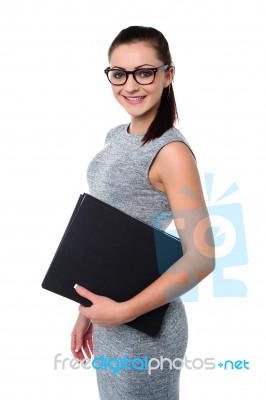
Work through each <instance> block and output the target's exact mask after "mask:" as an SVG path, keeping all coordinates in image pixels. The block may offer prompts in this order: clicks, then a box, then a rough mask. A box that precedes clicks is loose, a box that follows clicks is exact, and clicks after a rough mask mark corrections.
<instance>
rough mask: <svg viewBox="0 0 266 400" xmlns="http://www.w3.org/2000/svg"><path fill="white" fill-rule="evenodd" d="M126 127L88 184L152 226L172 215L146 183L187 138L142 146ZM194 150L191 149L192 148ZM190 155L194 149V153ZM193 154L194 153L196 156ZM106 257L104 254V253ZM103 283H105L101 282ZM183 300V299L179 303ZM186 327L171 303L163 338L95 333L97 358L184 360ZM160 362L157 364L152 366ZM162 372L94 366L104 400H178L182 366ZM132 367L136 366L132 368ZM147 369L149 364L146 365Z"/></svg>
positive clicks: (173, 132) (110, 137) (114, 134)
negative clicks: (163, 154)
mask: <svg viewBox="0 0 266 400" xmlns="http://www.w3.org/2000/svg"><path fill="white" fill-rule="evenodd" d="M127 126H128V125H119V126H117V127H115V128H114V129H111V130H110V131H109V132H108V133H107V135H106V139H105V144H104V147H103V149H102V150H101V151H100V152H99V153H98V154H96V156H95V157H94V158H93V159H92V160H91V162H90V164H89V166H88V170H87V178H88V184H89V192H90V194H91V195H92V196H95V197H97V198H99V199H101V200H103V201H105V202H106V203H109V204H111V205H113V206H115V207H116V208H118V209H121V210H122V211H124V212H125V213H127V214H129V215H131V216H133V217H136V218H138V219H141V220H142V221H144V222H146V223H148V224H150V225H152V226H154V225H155V221H154V218H153V217H154V215H158V213H164V212H166V213H167V212H168V213H169V212H171V209H170V206H169V203H168V199H167V196H166V194H165V193H163V192H161V191H159V190H158V189H156V188H155V187H154V186H153V185H152V184H151V182H150V181H149V179H148V172H149V168H150V166H151V164H152V162H153V160H154V158H155V157H156V155H157V153H158V152H159V151H160V150H161V148H162V147H163V146H165V145H167V144H168V143H170V142H173V141H182V142H184V143H185V144H186V145H187V146H188V147H189V145H188V142H187V140H186V139H185V137H184V136H183V135H182V134H181V133H180V132H179V131H178V130H177V129H176V128H175V127H173V128H171V129H169V130H168V131H166V132H165V133H164V134H163V135H162V136H161V137H160V138H157V139H155V140H153V141H151V142H149V143H147V144H145V145H143V146H141V144H142V143H141V139H142V138H143V135H141V134H130V133H128V131H127ZM189 148H190V147H189ZM190 150H191V149H190ZM191 152H192V150H191ZM192 154H193V152H192ZM169 224H170V221H169V219H168V221H161V222H160V224H159V225H160V226H157V227H158V228H159V229H163V230H164V229H166V228H167V226H169ZM103 251H104V249H103ZM103 279H104V277H103ZM179 300H180V299H179ZM187 339H188V326H187V318H186V312H185V308H184V305H183V303H182V302H181V301H172V302H171V303H170V305H169V307H168V309H167V312H166V314H165V317H164V320H163V324H162V327H161V330H160V332H159V334H158V335H157V336H156V337H151V336H149V335H147V334H145V333H142V332H140V331H138V330H136V329H134V328H132V327H129V326H127V325H125V324H123V325H119V326H116V327H112V328H103V327H100V326H97V325H94V327H93V342H94V358H98V357H105V358H107V359H110V358H115V360H113V364H112V362H111V361H110V360H109V362H110V363H111V364H110V365H113V366H115V365H117V360H116V359H120V360H121V359H123V357H124V356H126V357H127V358H128V359H129V360H133V359H135V358H140V359H141V360H144V359H145V357H146V360H147V358H148V359H149V360H150V359H151V358H157V359H159V360H160V357H161V356H162V357H164V358H169V359H170V360H174V359H176V358H178V359H183V358H184V355H185V351H186V347H187ZM155 364H156V361H154V364H153V365H155ZM161 364H162V365H163V368H158V369H154V370H152V371H150V373H149V371H148V370H147V369H145V368H143V362H142V361H139V364H138V361H137V360H135V361H134V365H135V367H134V368H131V369H129V368H122V369H121V370H120V371H119V372H117V373H114V369H112V367H110V366H109V368H107V367H106V368H103V365H102V367H101V362H100V361H99V362H98V364H97V363H96V362H95V367H96V369H97V383H98V390H99V395H100V399H101V400H120V399H121V400H178V399H179V376H180V362H177V363H175V367H173V366H172V369H171V368H170V363H169V362H167V360H165V361H164V362H163V363H161ZM132 365H133V364H132ZM146 365H147V364H146ZM141 367H142V368H141Z"/></svg>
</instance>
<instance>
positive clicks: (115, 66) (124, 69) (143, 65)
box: [112, 64, 155, 71]
mask: <svg viewBox="0 0 266 400" xmlns="http://www.w3.org/2000/svg"><path fill="white" fill-rule="evenodd" d="M145 66H149V67H153V68H155V66H154V65H152V64H142V65H139V66H138V67H135V68H134V69H139V68H141V67H145ZM112 68H117V69H122V70H123V71H126V68H123V67H119V66H117V65H114V66H113V67H112Z"/></svg>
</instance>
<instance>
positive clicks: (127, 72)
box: [104, 64, 171, 86]
mask: <svg viewBox="0 0 266 400" xmlns="http://www.w3.org/2000/svg"><path fill="white" fill-rule="evenodd" d="M170 67H171V65H168V64H164V65H162V66H161V67H157V68H149V67H147V68H137V69H135V70H134V71H126V70H125V69H122V68H110V67H108V68H106V69H105V70H104V73H105V74H106V76H107V79H108V81H109V82H110V83H111V85H114V86H123V85H125V84H126V82H127V80H128V76H129V75H130V74H131V75H133V78H134V80H135V81H136V82H137V84H138V85H143V86H145V85H151V84H152V83H153V82H154V80H155V76H156V72H159V71H165V70H166V69H168V68H170ZM147 70H149V71H153V73H154V76H153V80H152V81H151V82H149V83H139V82H138V81H137V79H136V77H135V73H136V72H138V71H147ZM110 71H123V72H125V74H126V80H125V82H123V83H112V82H111V81H110V79H109V76H108V73H109V72H110Z"/></svg>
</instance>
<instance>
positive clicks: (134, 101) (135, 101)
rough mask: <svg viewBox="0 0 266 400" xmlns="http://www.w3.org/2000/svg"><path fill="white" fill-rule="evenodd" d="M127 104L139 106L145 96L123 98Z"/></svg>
mask: <svg viewBox="0 0 266 400" xmlns="http://www.w3.org/2000/svg"><path fill="white" fill-rule="evenodd" d="M123 97H124V99H125V100H126V101H127V103H128V104H140V103H142V102H143V100H144V99H145V97H146V96H123Z"/></svg>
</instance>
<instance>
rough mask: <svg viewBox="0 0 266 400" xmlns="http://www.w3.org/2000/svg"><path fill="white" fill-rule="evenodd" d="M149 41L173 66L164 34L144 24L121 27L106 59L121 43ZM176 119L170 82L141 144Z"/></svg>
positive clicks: (167, 127)
mask: <svg viewBox="0 0 266 400" xmlns="http://www.w3.org/2000/svg"><path fill="white" fill-rule="evenodd" d="M136 42H149V43H150V44H151V45H152V46H153V47H154V49H155V51H156V52H157V56H158V58H159V59H160V60H161V61H162V62H163V63H164V64H168V65H169V66H173V62H172V57H171V54H170V50H169V45H168V42H167V40H166V39H165V37H164V35H163V34H162V33H161V32H160V31H158V30H157V29H155V28H151V27H145V26H129V27H128V28H126V29H123V30H122V31H121V32H120V33H119V34H118V35H117V36H116V38H115V39H114V40H113V42H112V44H111V46H110V47H109V50H108V59H109V61H110V57H111V54H112V52H113V51H114V50H115V48H116V47H118V46H120V45H121V44H128V43H136ZM176 119H177V120H178V112H177V108H176V102H175V96H174V91H173V86H172V83H170V85H169V86H168V87H166V88H164V89H163V93H162V97H161V102H160V106H159V109H158V111H157V114H156V116H155V118H154V120H153V121H152V123H151V124H150V126H149V128H148V131H147V132H146V134H145V135H144V137H143V139H142V142H143V144H145V143H147V142H149V141H150V140H153V139H155V138H158V137H160V136H162V135H163V133H164V132H165V131H167V130H168V129H170V128H171V127H172V126H173V124H174V122H175V121H176Z"/></svg>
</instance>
